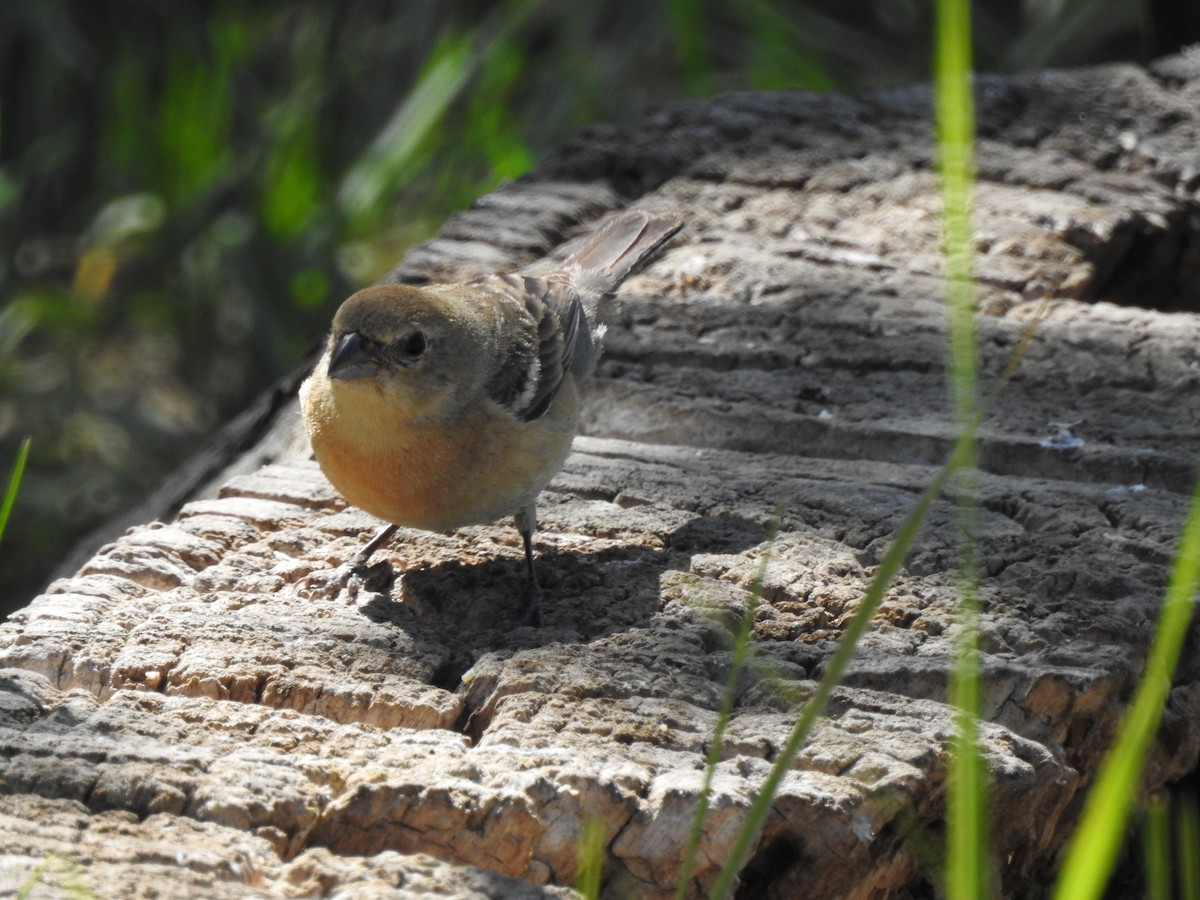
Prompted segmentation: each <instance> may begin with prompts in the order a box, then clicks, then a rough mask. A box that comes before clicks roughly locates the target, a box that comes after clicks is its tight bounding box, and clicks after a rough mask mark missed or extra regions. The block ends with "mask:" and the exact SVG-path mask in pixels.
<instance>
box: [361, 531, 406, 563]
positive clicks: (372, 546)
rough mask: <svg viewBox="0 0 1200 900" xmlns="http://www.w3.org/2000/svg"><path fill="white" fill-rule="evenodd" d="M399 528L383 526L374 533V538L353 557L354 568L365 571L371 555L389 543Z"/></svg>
mask: <svg viewBox="0 0 1200 900" xmlns="http://www.w3.org/2000/svg"><path fill="white" fill-rule="evenodd" d="M399 527H400V526H399V525H384V526H383V527H382V528H380V529H379V530H378V531H377V532H375V534H374V536H373V537H372V538H371V539H370V540H369V541H367V542H366V544H364V545H363V548H362V549H361V550H359V551H358V553H356V554H355V555H354V568H355V569H365V568H366V566H367V560H368V559H370V558H371V554H372V553H374V552H375V551H376V550H378V549H379V548H380V547H382V546H383V545H384V544H386V543H387V542H388V541H390V540H391V539H392V535H394V534H395V533H396V531H397V529H399Z"/></svg>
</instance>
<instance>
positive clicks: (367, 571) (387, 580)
mask: <svg viewBox="0 0 1200 900" xmlns="http://www.w3.org/2000/svg"><path fill="white" fill-rule="evenodd" d="M361 556H362V554H359V555H358V556H355V557H354V558H353V559H352V560H350V561H348V562H344V563H342V564H341V565H340V566H334V567H333V568H332V569H321V570H319V571H316V572H310V573H309V574H308V575H306V576H304V578H302V579H300V581H299V582H298V583H297V585H296V593H297V594H299V595H300V596H301V597H303V598H304V599H306V600H332V599H333V598H335V597H337V596H338V595H340V594H342V593H343V592H344V593H345V594H346V595H347V596H346V599H347V600H349V601H353V600H355V599H356V598H357V597H358V595H359V593H361V592H363V591H366V592H368V593H375V594H379V593H384V592H385V591H388V590H390V589H391V587H392V584H393V583H394V582H395V580H396V573H395V571H394V570H393V569H392V563H391V561H390V560H387V559H381V560H380V561H379V562H377V563H375V564H374V565H367V563H366V559H365V558H360V557H361Z"/></svg>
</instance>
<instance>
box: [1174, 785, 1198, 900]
mask: <svg viewBox="0 0 1200 900" xmlns="http://www.w3.org/2000/svg"><path fill="white" fill-rule="evenodd" d="M1176 800H1177V801H1178V808H1177V810H1176V815H1175V858H1176V859H1177V860H1179V897H1180V898H1181V900H1200V856H1197V855H1196V853H1197V851H1200V812H1197V810H1196V801H1195V799H1194V798H1193V797H1192V796H1191V795H1188V794H1180V795H1177V797H1176Z"/></svg>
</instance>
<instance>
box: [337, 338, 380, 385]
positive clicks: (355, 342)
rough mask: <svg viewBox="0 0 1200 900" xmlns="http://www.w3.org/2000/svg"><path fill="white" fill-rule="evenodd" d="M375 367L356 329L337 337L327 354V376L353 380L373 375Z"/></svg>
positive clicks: (365, 343) (364, 342)
mask: <svg viewBox="0 0 1200 900" xmlns="http://www.w3.org/2000/svg"><path fill="white" fill-rule="evenodd" d="M376 371H377V368H376V366H375V364H374V362H372V361H371V357H370V355H369V353H368V352H367V342H366V341H364V340H363V337H362V335H361V334H359V333H358V332H357V331H351V332H349V333H348V334H344V335H342V336H341V338H339V339H338V342H337V346H336V347H334V348H333V353H331V354H330V355H329V377H330V378H341V379H343V380H353V379H355V378H365V377H367V376H368V375H374V374H375V372H376Z"/></svg>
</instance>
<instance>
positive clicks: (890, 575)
mask: <svg viewBox="0 0 1200 900" xmlns="http://www.w3.org/2000/svg"><path fill="white" fill-rule="evenodd" d="M963 459H964V457H963V454H962V450H961V447H959V448H956V450H955V453H954V454H953V455H952V456H951V458H950V460H949V461H948V462H947V463H946V465H945V466H943V467H942V468H941V469H940V470H939V471H938V474H937V476H936V477H935V478H934V479H933V481H932V482H931V483H930V485H929V487H927V488H926V489H925V491H924V492H923V493H922V494H921V495H920V497H918V498H917V501H916V503H915V504H914V505H913V508H912V509H911V510H910V511H909V514H908V516H907V517H906V518H905V520H904V522H903V523H902V524H901V525H900V528H899V529H898V530H897V532H896V539H895V540H894V541H893V542H892V545H891V546H890V547H889V548H888V551H887V553H885V554H884V557H883V559H882V560H880V562H879V566H878V568H877V569H876V570H875V576H874V578H872V579H871V583H870V584H869V585H868V586H867V591H866V593H865V594H864V595H863V599H862V602H861V603H860V604H859V606H858V609H856V610H855V612H854V615H853V616H852V617H851V619H850V621H849V623H847V625H846V630H845V632H844V633H843V635H842V640H841V641H840V642H839V643H838V647H837V650H835V651H834V653H833V655H832V656H831V657H830V658H829V662H828V663H827V664H826V666H825V674H824V675H823V676H822V677H821V680H820V682H819V683H818V684H817V688H816V690H815V691H814V692H813V695H812V697H810V698H809V700H808V702H807V703H806V704H805V705H804V707H803V709H801V711H800V716H799V718H798V719H797V720H796V724H795V726H794V727H793V728H792V732H791V734H790V735H788V739H787V742H786V743H785V744H784V745H783V747H781V748H780V751H779V755H778V756H777V757H776V760H775V764H774V765H773V766H772V767H771V771H770V773H768V775H767V779H766V781H765V782H764V783H763V786H762V789H761V790H760V791H759V793H758V796H757V797H755V799H754V803H753V804H751V806H750V811H749V813H748V814H747V816H746V822H745V824H744V825H743V826H742V828H741V830H740V831H739V832H738V834H737V837H736V838H735V840H734V843H733V847H732V848H731V849H730V852H729V856H728V858H727V859H726V860H725V865H724V866H722V867H721V874H720V876H719V877H718V879H717V883H716V884H715V885H714V887H713V890H712V893H711V895H710V896H712V897H716V898H725V897H728V896H730V895H731V894H732V892H733V886H734V882H736V881H737V877H738V872H739V871H740V870H741V868H742V866H743V865H744V864H745V861H746V857H747V855H748V854H749V852H750V848H751V847H753V845H754V842H755V841H756V840H757V839H758V835H759V832H760V831H761V830H762V826H763V823H764V822H765V821H766V818H767V814H768V813H769V812H770V809H771V802H772V800H773V799H774V797H775V794H776V793H777V792H778V791H779V785H780V784H781V783H782V781H783V778H784V776H785V775H786V774H787V772H788V770H789V769H790V768H791V765H792V762H793V760H795V758H796V754H797V753H799V752H800V748H801V747H803V746H804V742H805V741H806V740H808V735H809V734H810V733H811V731H812V728H813V726H814V725H815V724H816V721H817V719H818V718H819V717H820V715H821V713H822V712H823V711H824V710H825V706H826V704H827V703H828V702H829V697H830V695H831V694H832V693H833V689H834V688H835V687H836V686H837V684H838V682H839V681H841V678H842V675H843V674H844V673H845V671H846V667H847V666H848V665H849V664H850V659H851V658H852V657H853V656H854V651H855V649H856V648H857V647H858V642H859V640H860V639H861V638H862V636H863V633H864V632H865V631H866V630H867V626H868V625H869V624H870V622H871V618H872V617H873V616H874V615H875V612H876V611H877V610H878V609H879V607H880V605H881V604H882V603H883V598H884V595H885V594H886V593H887V589H888V587H889V586H890V585H891V583H892V580H893V579H894V578H895V577H896V574H897V573H898V572H899V571H900V567H901V566H902V565H903V564H904V558H905V556H907V555H908V551H909V550H910V549H911V548H912V545H913V543H914V542H915V541H916V539H917V536H918V535H919V534H920V532H921V527H922V525H923V524H924V523H925V517H926V516H927V515H928V513H929V508H930V506H932V505H933V501H934V500H935V499H936V498H937V496H938V494H940V493H941V492H942V490H943V489H944V488H945V487H946V484H947V483H948V482H949V480H950V478H951V476H953V475H954V473H955V472H957V471H958V470H959V469H960V468H961V467H962V463H963Z"/></svg>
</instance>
